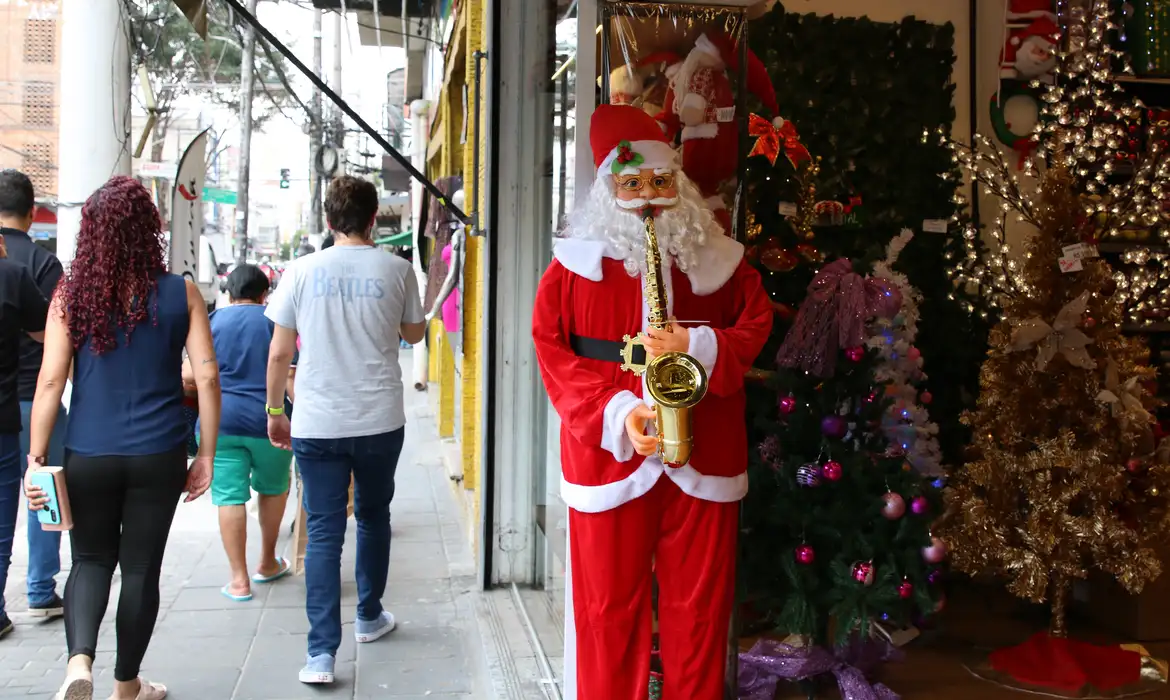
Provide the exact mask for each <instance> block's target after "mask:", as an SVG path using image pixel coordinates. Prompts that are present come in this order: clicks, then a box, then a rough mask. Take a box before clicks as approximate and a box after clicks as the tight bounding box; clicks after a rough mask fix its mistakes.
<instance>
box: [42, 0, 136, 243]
mask: <svg viewBox="0 0 1170 700" xmlns="http://www.w3.org/2000/svg"><path fill="white" fill-rule="evenodd" d="M62 5H63V7H62V11H61V12H62V20H63V26H62V30H61V92H60V94H61V106H60V109H59V110H58V114H59V115H60V116H59V119H60V122H59V124H60V126H59V132H58V133H59V137H60V141H59V146H58V149H57V152H58V154H59V155H58V171H57V172H58V180H57V199H58V202H59V204H58V214H57V217H58V218H57V222H58V223H57V256H58V257H59V258H61V262H63V263H65V264H66V265H68V264H69V261H71V260H72V259H73V255H74V251H75V249H76V247H77V232H78V231H79V230H80V229H81V205H82V204H84V203H85V200H86V199H88V198H89V196H90V195H91V194H93V192H94V190H96V189H97V188H99V187H101V186H102V185H104V184H105V183H106V180H108V179H109V178H110V176H111V175H129V174H130V152H131V151H132V150H133V149H134V144H133V143H132V142H131V140H130V113H129V107H130V84H131V83H130V46H129V44H128V43H127V40H126V37H127V36H128V35H129V34H130V32H129V30H128V28H127V27H125V26H123V19H122V18H123V14H124V8H123V7H122V3H121V2H120V0H66V1H65V2H64V3H62Z"/></svg>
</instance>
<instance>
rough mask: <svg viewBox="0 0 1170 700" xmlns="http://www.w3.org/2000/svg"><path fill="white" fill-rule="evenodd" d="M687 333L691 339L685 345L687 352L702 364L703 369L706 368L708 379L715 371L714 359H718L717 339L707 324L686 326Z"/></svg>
mask: <svg viewBox="0 0 1170 700" xmlns="http://www.w3.org/2000/svg"><path fill="white" fill-rule="evenodd" d="M687 334H688V335H689V336H690V339H691V340H690V343H689V344H688V346H687V354H688V355H690V356H691V357H693V358H695V359H696V360H698V361H699V364H701V365H703V369H705V370H707V378H708V379H710V378H711V373H712V372H714V371H715V361H716V360H718V359H719V340H718V338H716V337H715V331H713V330H711V328H710V327H709V326H698V327H696V328H688V329H687Z"/></svg>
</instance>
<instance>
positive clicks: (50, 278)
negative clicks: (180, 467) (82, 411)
mask: <svg viewBox="0 0 1170 700" xmlns="http://www.w3.org/2000/svg"><path fill="white" fill-rule="evenodd" d="M35 207H36V202H35V200H34V198H33V185H32V181H31V180H29V179H28V176H26V175H25V174H24V173H22V172H19V171H16V170H0V235H2V236H3V237H4V242H5V246H6V247H7V248H8V260H9V261H10V262H13V263H16V264H17V265H21V266H23V267H24V268H25V269H26V270H27V271H28V274H29V276H30V277H31V278H32V280H33V283H34V284H36V286H37V288H38V289H39V290H40V293H41V296H43V297H44V298H45V299H50V300H51V299H52V298H53V292H54V290H56V288H57V281H58V280H60V279H61V272H62V270H61V262H60V261H59V260H58V259H57V256H55V255H53V254H52V253H50V252H49V251H48V250H46V249H45V248H42V247H41V246H39V245H37V244H36V243H34V242H33V240H32V239H31V238H30V237H29V235H28V231H29V229H30V228H31V227H32V222H33V213H34V209H35ZM42 354H43V348H42V346H41V344H40V343H38V342H36V341H34V340H32V339H31V338H29V337H28V336H27V335H22V336H21V338H20V368H19V370H18V373H17V379H16V391H17V396H18V398H19V401H20V416H21V421H22V423H23V426H24V427H23V428H22V429H21V431H20V450H21V452H22V453H23V454H28V427H29V414H30V413H31V412H32V400H33V394H34V393H36V389H37V375H38V374H40V371H41V357H42ZM59 411H60V412H59V413H58V415H57V423H56V425H55V426H54V428H53V434H52V435H51V436H50V439H49V454H48V455H46V457H47V458H48V460H49V461H48V463H49V464H50V465H52V466H61V465H63V464H64V460H65V454H64V453H65V449H64V442H65V428H66V421H67V416H66V415H65V409H64V408H63V407H62V408H60V409H59ZM27 529H28V582H27V585H28V606H29V614H31V615H34V616H36V617H60V616H61V615H63V614H64V604H63V603H62V601H61V597H60V596H58V595H57V582H56V581H55V580H54V578H53V577H54V576H56V575H57V574H58V573H60V571H61V533H60V532H46V531H44V530H42V529H41V524H40V521H38V520H37V519H36V518H31V517H30V518H29V519H28V527H27ZM2 609H3V608H2V607H0V610H2Z"/></svg>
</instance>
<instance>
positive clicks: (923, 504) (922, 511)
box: [910, 496, 930, 515]
mask: <svg viewBox="0 0 1170 700" xmlns="http://www.w3.org/2000/svg"><path fill="white" fill-rule="evenodd" d="M910 510H911V511H912V512H913V513H914V514H915V515H926V513H927V512H928V511H929V510H930V501H928V500H926V496H915V497H914V498H913V500H911V501H910Z"/></svg>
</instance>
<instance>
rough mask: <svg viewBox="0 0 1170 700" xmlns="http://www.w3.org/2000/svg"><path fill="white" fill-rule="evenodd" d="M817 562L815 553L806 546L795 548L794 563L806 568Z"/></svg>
mask: <svg viewBox="0 0 1170 700" xmlns="http://www.w3.org/2000/svg"><path fill="white" fill-rule="evenodd" d="M816 560H817V553H816V551H815V550H814V549H813V548H812V547H810V546H809V545H807V544H802V545H800V546H799V547H797V548H796V563H798V564H804V565H805V566H808V565H810V564H812V563H813V562H814V561H816Z"/></svg>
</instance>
